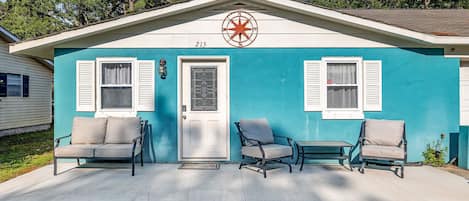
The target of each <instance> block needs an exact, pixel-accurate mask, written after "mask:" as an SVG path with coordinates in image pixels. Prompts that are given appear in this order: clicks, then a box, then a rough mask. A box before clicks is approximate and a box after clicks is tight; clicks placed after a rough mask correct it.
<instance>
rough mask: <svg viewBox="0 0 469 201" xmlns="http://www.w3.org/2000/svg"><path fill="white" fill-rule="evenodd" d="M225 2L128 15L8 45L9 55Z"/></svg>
mask: <svg viewBox="0 0 469 201" xmlns="http://www.w3.org/2000/svg"><path fill="white" fill-rule="evenodd" d="M225 1H227V0H221V1H220V0H193V1H189V2H185V3H179V4H175V5H172V6H169V7H166V8H161V9H156V10H153V11H147V12H144V13H140V14H135V15H130V16H126V17H122V18H119V19H116V20H111V21H108V22H103V23H99V24H96V25H91V26H87V27H84V28H81V29H76V30H71V31H66V32H63V33H59V34H57V35H52V36H49V37H45V38H40V39H36V40H31V41H25V42H21V43H16V44H12V45H10V53H17V52H21V51H23V50H27V49H30V48H36V47H43V46H53V45H56V44H59V43H63V42H68V41H71V40H76V39H79V38H83V37H86V36H90V35H94V34H99V33H103V32H106V31H111V30H115V29H119V28H122V27H127V26H131V25H135V24H139V23H143V22H146V21H151V20H155V19H158V18H162V17H166V16H169V15H175V14H179V13H183V12H186V11H190V10H197V9H200V8H202V7H207V6H211V5H213V4H216V3H221V2H225Z"/></svg>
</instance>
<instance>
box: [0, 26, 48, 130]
mask: <svg viewBox="0 0 469 201" xmlns="http://www.w3.org/2000/svg"><path fill="white" fill-rule="evenodd" d="M18 41H19V39H18V38H17V37H16V36H14V35H13V34H12V33H10V32H9V31H8V30H6V29H5V28H3V27H1V26H0V137H1V136H6V135H13V134H18V133H24V132H31V131H39V130H46V129H50V127H51V124H52V85H53V73H54V66H53V63H52V62H50V61H49V60H43V59H38V58H32V57H27V56H18V55H13V54H10V53H9V50H8V44H9V43H14V42H18Z"/></svg>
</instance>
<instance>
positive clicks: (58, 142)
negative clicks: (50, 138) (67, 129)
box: [54, 133, 72, 148]
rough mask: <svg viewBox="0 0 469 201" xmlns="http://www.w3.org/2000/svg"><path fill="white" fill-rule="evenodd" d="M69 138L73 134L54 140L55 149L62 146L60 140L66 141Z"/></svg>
mask: <svg viewBox="0 0 469 201" xmlns="http://www.w3.org/2000/svg"><path fill="white" fill-rule="evenodd" d="M69 137H72V134H71V133H70V134H69V135H66V136H62V137H58V138H56V139H55V140H54V142H55V145H54V148H56V147H58V146H59V145H60V140H62V139H65V138H69Z"/></svg>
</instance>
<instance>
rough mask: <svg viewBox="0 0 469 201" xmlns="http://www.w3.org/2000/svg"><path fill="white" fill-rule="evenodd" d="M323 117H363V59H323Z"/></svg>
mask: <svg viewBox="0 0 469 201" xmlns="http://www.w3.org/2000/svg"><path fill="white" fill-rule="evenodd" d="M321 66H322V70H321V72H323V73H325V76H324V77H325V78H326V79H323V80H322V81H321V82H322V84H321V85H322V86H323V89H322V91H323V93H324V94H323V97H324V99H325V106H324V107H323V111H322V117H323V119H362V118H363V117H364V115H363V110H362V100H363V97H362V87H363V86H362V84H361V83H362V79H361V78H362V73H361V72H362V71H361V66H362V59H361V58H358V57H325V58H323V59H322V65H321Z"/></svg>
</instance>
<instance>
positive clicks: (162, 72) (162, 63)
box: [160, 58, 168, 80]
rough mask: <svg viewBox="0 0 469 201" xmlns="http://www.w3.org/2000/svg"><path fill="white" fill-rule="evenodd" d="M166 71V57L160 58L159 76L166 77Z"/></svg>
mask: <svg viewBox="0 0 469 201" xmlns="http://www.w3.org/2000/svg"><path fill="white" fill-rule="evenodd" d="M167 74H168V72H167V71H166V59H163V58H162V59H160V77H161V79H163V80H164V79H166V75H167Z"/></svg>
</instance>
